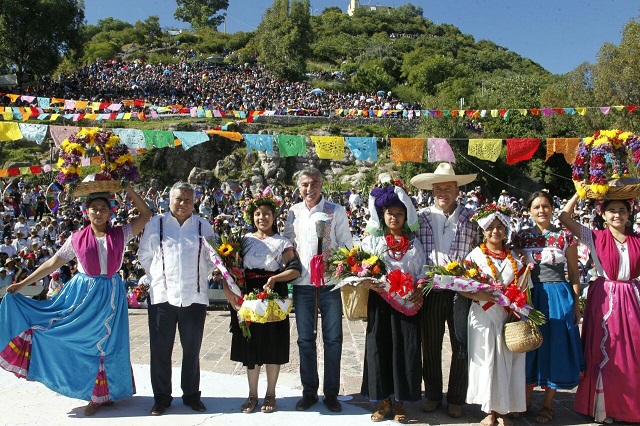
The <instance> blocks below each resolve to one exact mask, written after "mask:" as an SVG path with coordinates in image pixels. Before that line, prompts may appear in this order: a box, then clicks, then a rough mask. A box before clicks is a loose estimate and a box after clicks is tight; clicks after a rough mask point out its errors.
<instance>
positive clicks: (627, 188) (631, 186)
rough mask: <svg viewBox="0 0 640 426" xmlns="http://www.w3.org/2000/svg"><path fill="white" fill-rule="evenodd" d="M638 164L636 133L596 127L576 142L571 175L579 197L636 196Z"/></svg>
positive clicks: (639, 145) (639, 190)
mask: <svg viewBox="0 0 640 426" xmlns="http://www.w3.org/2000/svg"><path fill="white" fill-rule="evenodd" d="M629 155H631V160H632V161H631V162H628V157H629ZM639 167H640V139H639V138H638V136H636V135H634V134H632V133H631V132H623V131H621V130H599V131H597V132H595V133H594V135H593V136H590V137H588V138H584V139H583V141H582V142H581V143H580V145H579V146H578V152H577V153H576V157H575V159H574V160H573V163H572V164H571V168H572V170H571V178H572V179H573V182H574V184H575V186H576V190H577V192H578V194H579V195H580V197H581V198H593V199H597V200H602V199H610V200H622V199H629V198H636V197H638V196H640V179H638V178H637V177H638V169H639Z"/></svg>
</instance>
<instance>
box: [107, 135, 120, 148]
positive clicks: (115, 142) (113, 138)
mask: <svg viewBox="0 0 640 426" xmlns="http://www.w3.org/2000/svg"><path fill="white" fill-rule="evenodd" d="M119 143H120V138H119V137H118V136H116V135H111V136H109V139H108V140H107V143H105V144H104V146H105V147H106V148H112V147H114V146H115V145H118V144H119Z"/></svg>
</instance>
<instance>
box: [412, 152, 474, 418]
mask: <svg viewBox="0 0 640 426" xmlns="http://www.w3.org/2000/svg"><path fill="white" fill-rule="evenodd" d="M476 176H477V175H476V174H469V175H457V174H456V173H455V171H454V170H453V167H452V166H451V164H449V163H440V164H439V165H438V167H437V168H436V170H435V171H434V172H433V173H422V174H419V175H417V176H414V177H413V178H412V179H411V184H412V185H413V186H415V187H417V188H420V189H427V190H432V191H433V198H434V202H435V204H434V205H433V206H428V207H425V208H423V209H421V210H420V211H419V212H418V220H419V222H420V229H419V230H418V238H419V239H420V242H421V243H422V245H423V247H424V248H425V252H426V253H427V263H428V264H430V265H434V264H439V265H442V264H445V263H446V261H447V260H448V259H450V260H460V259H464V258H465V257H466V255H467V254H468V253H469V252H470V251H471V250H472V248H473V245H474V244H475V242H476V238H477V228H476V227H475V225H474V224H473V223H472V222H471V221H470V218H471V215H472V214H473V211H472V210H470V209H467V208H465V207H464V206H461V205H458V204H457V203H456V197H457V196H458V193H459V187H460V186H462V185H466V184H468V183H471V182H473V180H475V178H476ZM468 311H469V301H468V299H466V298H464V297H457V295H456V294H455V292H453V291H450V290H442V291H439V290H434V291H431V292H430V293H429V294H428V295H427V296H425V301H424V306H423V308H422V313H421V335H422V357H423V362H422V376H423V379H424V384H425V397H426V401H425V404H424V407H423V411H425V412H433V411H435V410H436V409H437V408H438V407H439V406H440V405H442V391H443V383H442V341H443V337H444V326H445V324H447V326H448V328H449V335H450V339H451V349H452V352H453V354H452V357H451V370H450V373H449V388H448V390H447V411H448V413H449V415H450V416H451V417H454V418H458V417H461V416H462V405H463V404H464V402H465V398H466V393H467V384H468V377H467V371H468V367H467V355H466V327H467V314H468Z"/></svg>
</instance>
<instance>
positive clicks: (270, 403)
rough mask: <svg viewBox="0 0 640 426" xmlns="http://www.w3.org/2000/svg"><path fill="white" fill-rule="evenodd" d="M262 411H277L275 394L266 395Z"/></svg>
mask: <svg viewBox="0 0 640 426" xmlns="http://www.w3.org/2000/svg"><path fill="white" fill-rule="evenodd" d="M260 411H262V412H263V413H273V412H274V411H276V397H275V396H273V395H265V396H264V402H263V403H262V408H260Z"/></svg>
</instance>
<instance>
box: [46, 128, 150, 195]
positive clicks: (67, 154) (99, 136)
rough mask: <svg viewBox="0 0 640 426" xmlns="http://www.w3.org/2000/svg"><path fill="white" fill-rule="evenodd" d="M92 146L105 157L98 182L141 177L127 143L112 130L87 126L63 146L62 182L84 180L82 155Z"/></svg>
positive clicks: (60, 167) (60, 163)
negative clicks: (82, 175)
mask: <svg viewBox="0 0 640 426" xmlns="http://www.w3.org/2000/svg"><path fill="white" fill-rule="evenodd" d="M89 148H94V149H95V150H96V151H97V152H98V153H99V154H100V157H101V160H102V161H101V164H100V169H101V172H100V173H98V174H96V176H95V180H96V181H103V180H124V181H129V182H135V181H137V180H139V179H140V175H139V174H138V168H137V166H136V165H135V162H134V161H133V156H132V155H131V154H130V153H129V149H128V148H127V146H126V145H123V144H121V143H120V138H119V137H118V136H116V135H114V134H113V132H112V131H111V130H106V129H99V128H87V127H83V128H82V129H81V130H80V131H79V132H78V133H76V134H75V135H72V136H70V137H69V138H68V139H65V140H64V141H63V142H62V144H61V145H60V158H59V159H58V182H59V183H60V184H63V185H65V184H69V185H72V186H73V185H74V184H76V183H78V182H79V181H80V171H81V163H82V157H83V156H84V154H85V152H86V150H87V149H89Z"/></svg>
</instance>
